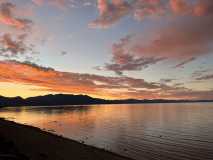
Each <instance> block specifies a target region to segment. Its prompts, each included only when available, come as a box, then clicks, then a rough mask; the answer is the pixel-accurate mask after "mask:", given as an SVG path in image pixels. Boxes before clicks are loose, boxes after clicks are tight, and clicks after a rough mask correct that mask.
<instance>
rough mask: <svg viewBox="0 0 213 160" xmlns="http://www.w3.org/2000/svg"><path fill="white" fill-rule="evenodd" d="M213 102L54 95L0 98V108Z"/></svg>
mask: <svg viewBox="0 0 213 160" xmlns="http://www.w3.org/2000/svg"><path fill="white" fill-rule="evenodd" d="M200 102H213V100H167V99H152V100H149V99H143V100H139V99H120V100H106V99H100V98H93V97H90V96H87V95H68V94H56V95H45V96H37V97H29V98H26V99H24V98H21V97H13V98H9V97H3V96H0V107H9V106H11V107H17V106H58V105H64V106H65V105H98V104H150V103H200Z"/></svg>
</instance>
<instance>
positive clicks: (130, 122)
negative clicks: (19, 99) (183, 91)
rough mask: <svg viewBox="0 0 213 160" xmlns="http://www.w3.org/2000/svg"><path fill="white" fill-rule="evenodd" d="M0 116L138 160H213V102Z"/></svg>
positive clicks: (1, 112)
mask: <svg viewBox="0 0 213 160" xmlns="http://www.w3.org/2000/svg"><path fill="white" fill-rule="evenodd" d="M0 117H4V118H7V119H10V120H13V121H15V122H18V123H22V124H29V125H32V126H36V127H39V128H41V129H45V130H48V131H49V132H53V133H56V134H59V135H63V136H64V137H68V138H71V139H74V140H78V141H80V142H84V143H86V144H89V145H93V146H96V147H99V148H105V149H107V150H110V151H113V152H115V153H118V154H121V155H125V156H128V157H131V158H134V159H137V160H154V159H156V160H167V159H168V160H207V159H209V160H213V103H188V104H137V105H91V106H75V107H74V106H66V107H62V106H61V107H59V106H58V107H21V108H4V109H0Z"/></svg>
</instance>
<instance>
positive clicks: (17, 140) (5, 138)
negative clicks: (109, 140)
mask: <svg viewBox="0 0 213 160" xmlns="http://www.w3.org/2000/svg"><path fill="white" fill-rule="evenodd" d="M0 139H1V144H0V159H3V160H4V159H8V158H9V159H11V160H12V159H14V160H38V159H45V160H61V159H63V160H70V159H74V160H131V159H130V158H126V157H123V156H120V155H117V154H115V153H112V152H109V151H105V150H104V149H98V148H95V147H92V146H88V145H85V144H82V143H79V142H77V141H74V140H70V139H67V138H64V137H61V136H58V135H54V134H52V133H49V132H45V131H42V130H40V129H39V128H36V127H32V126H27V125H22V124H17V123H15V122H12V121H8V120H5V119H2V118H0ZM7 148H9V149H7Z"/></svg>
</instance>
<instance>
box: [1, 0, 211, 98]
mask: <svg viewBox="0 0 213 160" xmlns="http://www.w3.org/2000/svg"><path fill="white" fill-rule="evenodd" d="M212 28H213V1H212V0H0V30H1V33H0V95H2V96H8V97H14V96H21V97H31V96H37V95H45V94H56V93H65V94H86V95H90V96H93V97H98V98H105V99H128V98H138V99H160V98H162V99H213V83H212V82H213V62H212V61H213V30H212Z"/></svg>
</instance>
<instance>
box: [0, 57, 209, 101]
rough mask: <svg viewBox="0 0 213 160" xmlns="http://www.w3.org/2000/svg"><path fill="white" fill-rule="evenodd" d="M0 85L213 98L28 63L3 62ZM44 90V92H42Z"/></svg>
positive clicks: (132, 95)
mask: <svg viewBox="0 0 213 160" xmlns="http://www.w3.org/2000/svg"><path fill="white" fill-rule="evenodd" d="M0 82H8V83H17V84H25V85H32V86H37V87H42V88H43V91H49V92H52V91H54V92H64V93H74V94H88V95H93V96H96V97H102V98H103V97H110V98H141V99H143V98H149V99H153V98H175V99H184V98H189V97H190V98H193V99H200V98H204V95H205V96H206V98H205V99H208V98H213V92H212V91H193V90H189V89H187V88H183V87H174V86H168V85H165V84H160V83H152V82H146V81H145V80H143V79H136V78H131V77H106V76H98V75H92V74H79V73H72V72H60V71H56V70H54V69H52V68H47V67H42V66H39V65H36V64H33V63H29V62H24V63H21V62H17V61H0ZM40 90H41V89H40Z"/></svg>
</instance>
